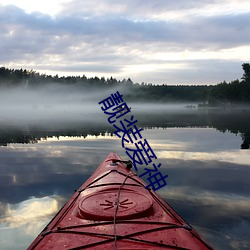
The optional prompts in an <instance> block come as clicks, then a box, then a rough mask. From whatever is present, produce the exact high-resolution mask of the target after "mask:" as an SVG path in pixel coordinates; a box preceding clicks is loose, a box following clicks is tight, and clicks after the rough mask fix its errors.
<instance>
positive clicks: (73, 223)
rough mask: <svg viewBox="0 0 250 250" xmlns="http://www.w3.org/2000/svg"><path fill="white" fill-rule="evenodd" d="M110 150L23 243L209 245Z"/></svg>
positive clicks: (63, 246) (84, 246) (53, 246)
mask: <svg viewBox="0 0 250 250" xmlns="http://www.w3.org/2000/svg"><path fill="white" fill-rule="evenodd" d="M145 186H147V184H146V183H145V182H144V181H143V180H141V179H140V178H139V177H138V176H137V175H136V174H135V173H134V172H133V171H131V169H130V167H129V166H127V165H126V163H124V161H123V159H121V158H120V157H119V156H118V155H117V154H116V153H110V154H109V155H108V156H107V157H106V159H105V160H104V161H103V162H102V163H101V164H100V165H99V167H98V168H97V169H96V171H95V172H94V173H93V174H92V175H91V177H90V178H89V179H88V180H87V181H86V182H85V183H84V184H83V185H82V186H81V187H80V188H79V189H78V190H77V191H76V192H75V193H74V195H73V196H72V197H71V199H70V200H69V201H68V202H67V203H66V204H65V205H64V206H63V208H62V209H61V210H60V211H59V212H58V213H57V215H56V216H55V217H54V218H53V219H52V221H51V222H50V223H49V224H48V225H47V226H46V227H45V228H44V230H43V231H42V232H41V233H40V234H39V235H38V236H37V238H36V239H35V240H34V242H33V243H32V244H31V245H30V247H29V248H28V249H29V250H31V249H100V248H103V249H144V250H145V249H150V250H151V249H192V250H196V249H197V250H198V249H212V248H211V247H210V246H209V245H208V244H207V243H206V242H204V241H203V240H202V238H201V237H200V235H199V234H198V233H197V232H196V231H195V230H194V229H193V228H192V227H191V226H190V225H189V224H187V222H186V221H185V220H184V219H183V218H181V217H180V216H179V215H178V214H177V213H176V212H175V211H174V210H173V208H172V207H171V206H170V205H169V204H168V203H166V202H165V201H164V200H163V199H162V198H161V197H160V196H159V195H158V194H156V193H155V192H154V191H153V190H152V189H150V188H148V189H145Z"/></svg>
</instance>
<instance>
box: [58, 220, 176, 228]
mask: <svg viewBox="0 0 250 250" xmlns="http://www.w3.org/2000/svg"><path fill="white" fill-rule="evenodd" d="M116 223H117V224H150V225H152V224H154V225H166V226H167V225H168V226H178V225H177V224H173V223H168V222H160V221H130V220H118V221H116ZM107 224H113V221H103V222H98V223H91V224H86V225H78V226H70V227H58V229H59V230H64V229H71V228H82V227H89V226H103V225H107Z"/></svg>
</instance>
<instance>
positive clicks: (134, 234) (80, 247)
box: [54, 226, 187, 250]
mask: <svg viewBox="0 0 250 250" xmlns="http://www.w3.org/2000/svg"><path fill="white" fill-rule="evenodd" d="M164 229H166V230H169V229H185V230H187V229H186V228H184V227H182V226H172V227H158V228H153V229H148V230H144V231H139V232H135V233H131V234H128V235H118V236H117V240H123V239H125V240H126V239H127V240H132V241H139V242H144V243H148V244H153V245H158V246H162V247H163V246H164V247H170V248H173V249H183V250H187V248H183V247H178V246H172V245H168V244H163V243H158V242H153V241H145V240H141V239H136V238H133V237H134V236H137V235H141V234H145V233H151V232H154V231H158V230H164ZM54 233H69V234H85V235H97V236H106V237H112V239H106V240H103V241H99V242H94V243H90V244H88V245H85V246H79V247H76V248H70V249H71V250H77V249H82V248H85V247H92V246H96V245H100V244H105V243H109V242H112V241H113V240H114V239H113V238H114V235H110V234H97V233H91V232H78V231H61V232H58V231H55V232H54Z"/></svg>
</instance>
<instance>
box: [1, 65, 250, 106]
mask: <svg viewBox="0 0 250 250" xmlns="http://www.w3.org/2000/svg"><path fill="white" fill-rule="evenodd" d="M242 69H243V76H242V78H241V79H240V80H239V79H237V80H233V81H231V82H226V81H224V82H222V83H218V84H216V85H189V86H187V85H167V84H162V85H153V84H152V83H144V82H143V83H141V84H139V83H134V82H133V81H132V80H131V79H130V78H128V79H123V80H117V79H116V78H113V77H110V78H107V79H105V78H104V77H101V78H99V77H90V78H88V77H86V76H85V75H82V76H67V77H65V76H62V77H59V76H58V75H55V76H52V75H47V74H40V73H38V72H36V71H34V70H26V69H9V68H5V67H0V87H6V88H8V87H23V88H37V87H41V86H47V85H50V84H53V83H56V84H64V85H67V86H72V87H77V88H80V89H82V91H85V92H86V91H89V90H94V89H98V90H100V89H108V88H120V87H124V88H123V89H125V90H126V91H125V93H124V96H125V98H126V101H148V102H173V101H190V102H202V103H204V105H210V106H213V105H214V106H217V105H225V104H229V103H230V104H231V103H250V64H249V63H244V64H242Z"/></svg>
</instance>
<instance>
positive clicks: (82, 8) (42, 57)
mask: <svg viewBox="0 0 250 250" xmlns="http://www.w3.org/2000/svg"><path fill="white" fill-rule="evenodd" d="M249 23H250V1H249V0H241V1H238V0H202V1H201V0H175V1H174V0H126V1H117V0H71V1H70V0H49V1H48V0H43V1H34V0H31V1H29V0H22V1H20V0H0V66H4V67H8V68H18V69H19V68H23V69H24V68H25V69H33V70H35V71H38V72H40V73H47V74H52V75H55V74H58V75H59V76H62V75H65V76H66V75H83V74H85V75H86V76H87V77H91V76H98V77H102V76H104V77H110V76H113V77H116V78H117V79H121V80H122V79H123V78H128V77H130V78H131V79H132V80H133V81H134V82H139V83H141V82H148V83H149V82H151V83H154V84H163V83H164V84H216V83H219V82H221V81H223V80H226V81H231V80H234V79H239V78H241V76H242V74H243V71H242V68H241V65H242V63H244V62H250V26H249Z"/></svg>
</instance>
